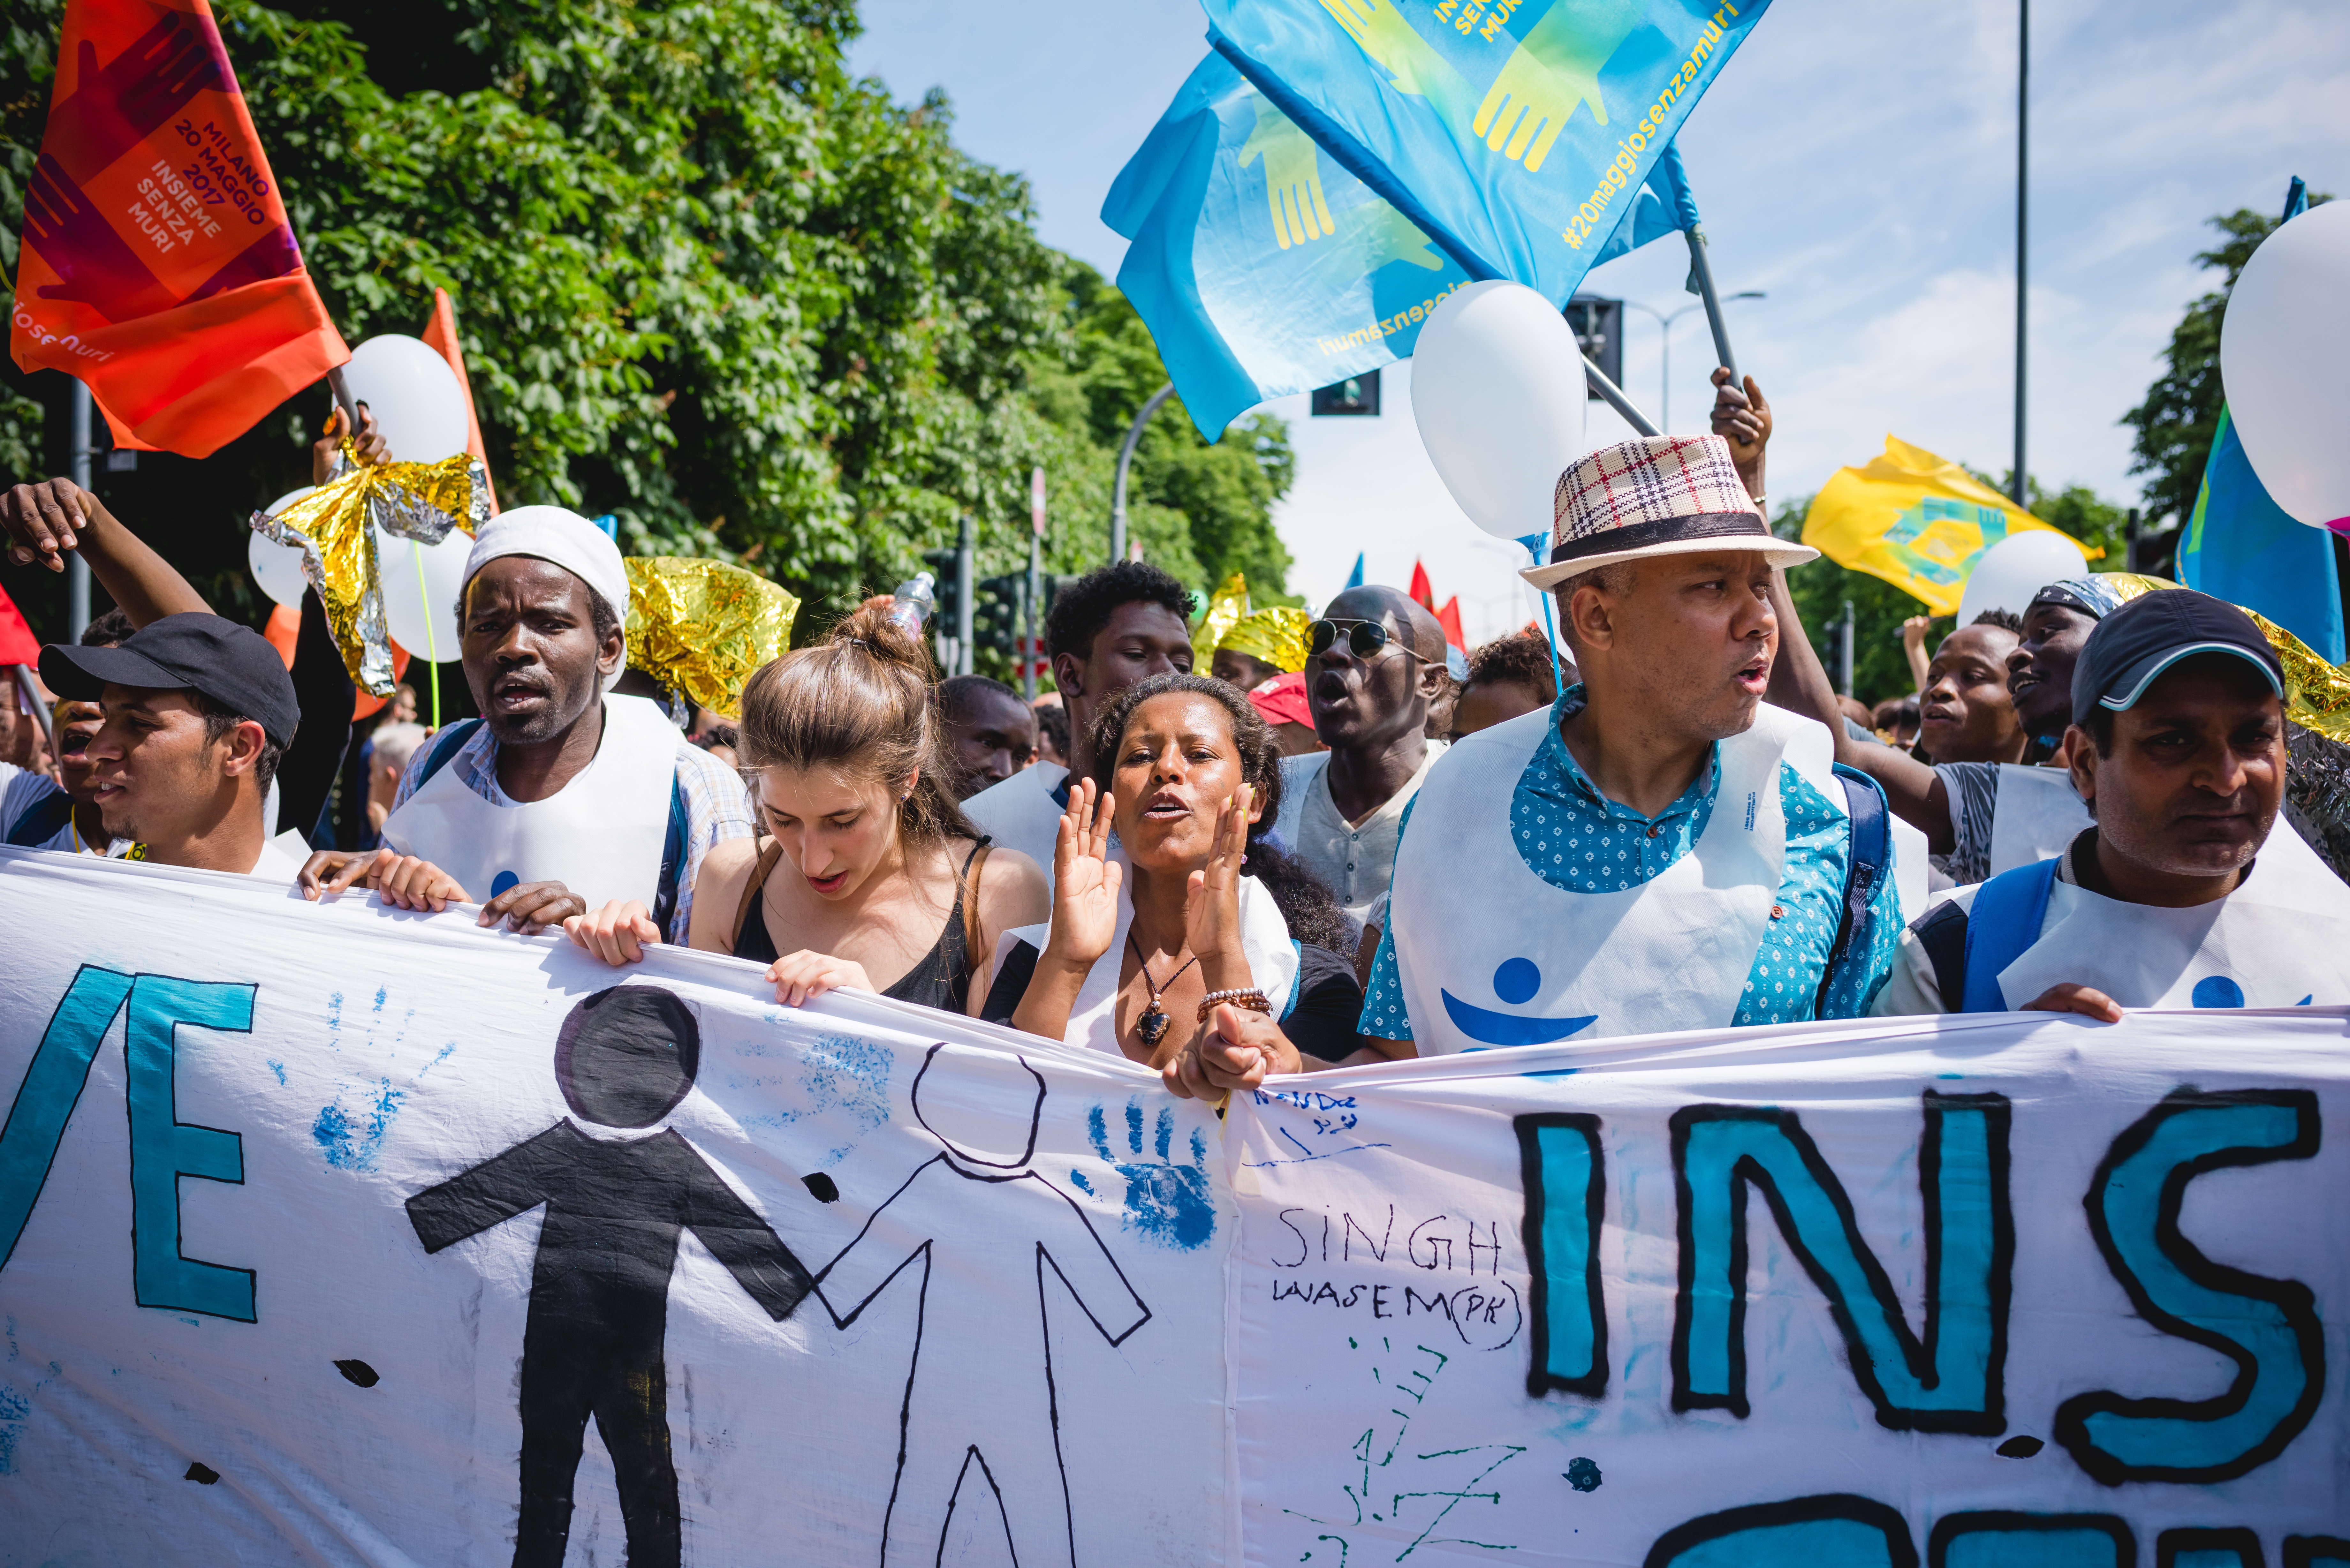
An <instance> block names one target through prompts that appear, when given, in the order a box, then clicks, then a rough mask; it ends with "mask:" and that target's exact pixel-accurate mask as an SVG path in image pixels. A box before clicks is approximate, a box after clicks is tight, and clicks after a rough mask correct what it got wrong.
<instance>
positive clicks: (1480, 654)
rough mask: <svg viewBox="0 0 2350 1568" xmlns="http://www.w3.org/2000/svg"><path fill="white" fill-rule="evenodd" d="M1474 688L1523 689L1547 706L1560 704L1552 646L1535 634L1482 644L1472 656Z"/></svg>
mask: <svg viewBox="0 0 2350 1568" xmlns="http://www.w3.org/2000/svg"><path fill="white" fill-rule="evenodd" d="M1464 684H1467V685H1471V686H1476V685H1486V686H1523V687H1524V688H1525V689H1526V690H1527V691H1532V692H1534V694H1535V695H1536V696H1538V697H1540V698H1541V699H1542V700H1543V701H1545V702H1555V701H1558V688H1557V687H1556V686H1555V684H1553V683H1552V680H1551V678H1550V645H1549V644H1548V643H1546V642H1544V640H1543V639H1541V638H1539V637H1536V636H1535V635H1534V634H1533V633H1532V632H1525V631H1513V632H1512V633H1511V634H1510V635H1509V636H1507V637H1497V638H1495V639H1493V640H1492V641H1491V642H1488V643H1482V644H1480V645H1479V646H1478V647H1477V648H1476V649H1474V650H1473V651H1471V653H1470V655H1469V679H1468V680H1467V681H1466V682H1465V683H1464Z"/></svg>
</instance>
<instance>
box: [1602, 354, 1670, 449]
mask: <svg viewBox="0 0 2350 1568" xmlns="http://www.w3.org/2000/svg"><path fill="white" fill-rule="evenodd" d="M1583 375H1584V379H1586V380H1587V381H1589V382H1590V383H1591V389H1592V390H1593V391H1595V392H1596V393H1598V394H1599V395H1600V396H1601V397H1602V398H1604V399H1606V400H1607V406H1608V407H1609V408H1611V409H1614V410H1616V411H1617V413H1619V414H1621V415H1623V416H1624V422H1625V423H1626V424H1627V425H1630V426H1631V427H1632V428H1633V429H1634V430H1636V431H1639V432H1640V433H1641V434H1642V435H1644V436H1652V435H1662V434H1664V433H1665V432H1664V431H1660V430H1659V429H1658V428H1657V427H1656V426H1655V425H1654V424H1652V423H1650V422H1649V421H1648V415H1646V414H1644V413H1642V412H1641V411H1640V410H1639V409H1638V406H1637V405H1635V404H1634V403H1633V401H1632V400H1631V399H1629V398H1627V397H1626V396H1625V395H1624V389H1623V388H1621V387H1619V386H1617V384H1616V383H1615V382H1613V381H1611V380H1609V379H1607V371H1605V370H1603V369H1600V368H1599V362H1598V361H1597V360H1596V359H1594V358H1592V357H1591V356H1590V355H1588V354H1586V355H1585V356H1584V357H1583Z"/></svg>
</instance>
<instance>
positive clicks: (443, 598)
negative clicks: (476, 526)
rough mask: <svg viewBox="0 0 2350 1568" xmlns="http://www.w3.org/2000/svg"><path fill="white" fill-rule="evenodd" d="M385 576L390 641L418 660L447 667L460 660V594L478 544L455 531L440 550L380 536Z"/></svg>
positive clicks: (377, 537)
mask: <svg viewBox="0 0 2350 1568" xmlns="http://www.w3.org/2000/svg"><path fill="white" fill-rule="evenodd" d="M375 549H376V563H377V566H378V567H379V568H380V570H381V572H382V574H383V623H384V627H385V628H386V629H387V630H389V631H390V633H391V640H392V641H394V642H396V643H398V644H400V647H402V648H404V649H408V651H409V652H410V653H411V654H413V655H415V656H416V657H417V658H419V659H432V660H434V661H435V662H436V663H441V664H446V663H447V662H449V660H451V659H454V658H456V657H457V592H458V590H459V589H460V588H463V587H464V586H465V561H466V559H467V557H469V556H472V555H473V540H472V539H471V538H469V537H467V536H466V535H465V534H464V532H463V530H461V529H456V528H452V529H450V530H449V536H448V537H447V538H445V539H443V540H442V541H441V542H440V543H439V544H438V545H420V544H418V543H417V542H416V541H415V540H413V539H400V538H395V537H393V536H392V535H390V534H387V533H385V532H384V531H383V530H382V529H380V528H379V529H377V530H376V535H375Z"/></svg>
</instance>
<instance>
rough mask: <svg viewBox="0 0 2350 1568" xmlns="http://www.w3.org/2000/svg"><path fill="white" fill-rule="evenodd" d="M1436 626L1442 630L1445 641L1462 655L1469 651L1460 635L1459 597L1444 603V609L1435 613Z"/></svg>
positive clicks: (1457, 595)
mask: <svg viewBox="0 0 2350 1568" xmlns="http://www.w3.org/2000/svg"><path fill="white" fill-rule="evenodd" d="M1436 624H1437V625H1439V626H1440V627H1442V628H1444V640H1445V641H1447V642H1449V643H1451V645H1452V646H1453V647H1455V648H1457V649H1460V650H1461V652H1463V653H1466V652H1468V651H1469V644H1468V642H1467V641H1466V640H1465V639H1463V638H1462V637H1461V596H1460V595H1459V594H1455V595H1453V596H1452V597H1451V598H1449V599H1447V600H1445V601H1444V607H1443V608H1442V609H1440V610H1438V611H1437V612H1436Z"/></svg>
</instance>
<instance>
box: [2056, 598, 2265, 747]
mask: <svg viewBox="0 0 2350 1568" xmlns="http://www.w3.org/2000/svg"><path fill="white" fill-rule="evenodd" d="M2203 653H2231V654H2234V655H2235V656H2236V657H2237V658H2239V659H2242V660H2243V661H2244V662H2245V663H2247V664H2250V665H2251V666H2252V667H2253V668H2255V669H2257V670H2259V671H2260V672H2261V675H2262V678H2263V679H2264V680H2267V681H2268V683H2269V689H2270V690H2271V691H2274V692H2275V693H2276V694H2277V696H2278V697H2279V698H2280V699H2282V697H2283V696H2284V665H2283V663H2282V661H2281V660H2279V659H2278V658H2277V655H2276V649H2273V648H2271V647H2270V646H2269V639H2267V638H2265V637H2263V636H2262V635H2261V628H2259V627H2258V626H2256V625H2254V624H2253V622H2252V618H2251V617H2250V616H2248V615H2246V614H2245V613H2244V612H2243V611H2242V610H2240V609H2238V608H2237V607H2235V606H2234V605H2231V604H2230V603H2229V602H2228V601H2227V600H2225V599H2215V598H2213V597H2211V596H2210V594H2199V593H2197V592H2196V591H2195V590H2194V589H2192V588H2164V589H2160V590H2158V591H2157V592H2155V593H2150V594H2141V595H2139V596H2138V597H2137V598H2134V599H2132V600H2130V602H2129V603H2127V604H2126V605H2124V606H2122V607H2120V608H2119V609H2117V610H2115V611H2113V612H2112V613H2111V614H2109V615H2107V616H2106V618H2104V619H2103V620H2101V621H2099V622H2098V623H2097V629H2096V630H2095V631H2093V632H2091V633H2090V634H2089V639H2088V640H2087V641H2086V642H2085V643H2083V644H2082V645H2081V655H2080V658H2079V659H2078V660H2076V661H2075V662H2074V666H2073V722H2074V723H2075V724H2085V723H2087V722H2089V714H2090V713H2091V711H2094V710H2095V709H2098V708H2104V709H2106V710H2107V711H2111V712H2119V711H2122V710H2123V709H2125V708H2131V707H2135V706H2136V705H2137V701H2138V699H2139V698H2141V697H2144V696H2145V695H2146V692H2147V688H2148V687H2149V686H2152V685H2153V684H2154V680H2155V677H2157V676H2158V675H2160V674H2161V673H2162V672H2163V671H2164V670H2168V669H2169V668H2170V667H2171V666H2172V665H2174V664H2176V663H2178V661H2179V660H2180V659H2192V658H2194V657H2196V656H2197V655H2198V654H2203Z"/></svg>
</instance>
